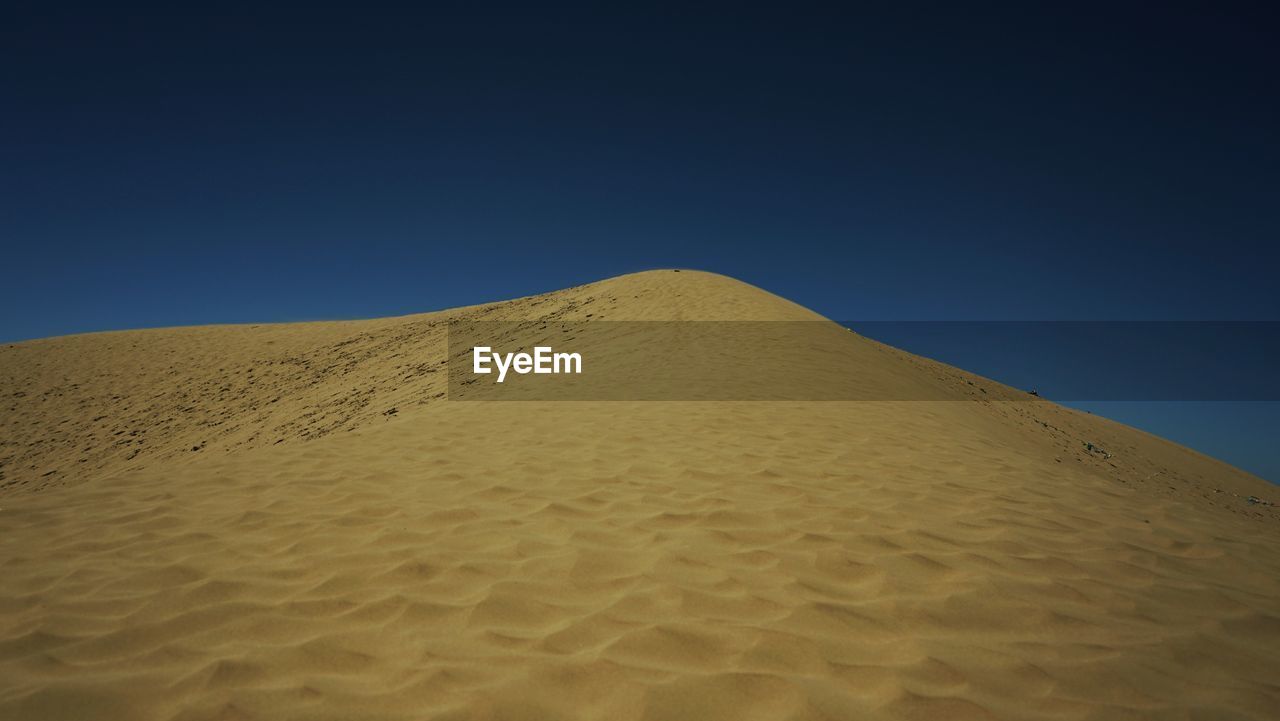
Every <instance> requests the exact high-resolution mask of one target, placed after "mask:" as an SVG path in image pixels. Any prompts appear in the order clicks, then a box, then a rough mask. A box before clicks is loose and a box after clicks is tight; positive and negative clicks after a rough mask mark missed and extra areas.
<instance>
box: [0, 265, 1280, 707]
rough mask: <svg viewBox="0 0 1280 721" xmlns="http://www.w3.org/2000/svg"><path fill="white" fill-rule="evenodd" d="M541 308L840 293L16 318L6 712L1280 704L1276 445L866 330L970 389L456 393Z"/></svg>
mask: <svg viewBox="0 0 1280 721" xmlns="http://www.w3.org/2000/svg"><path fill="white" fill-rule="evenodd" d="M530 319H542V320H546V321H548V322H576V321H593V320H602V319H603V320H653V321H660V320H665V321H671V320H741V321H766V320H819V317H818V316H816V315H815V314H813V313H811V312H810V311H808V310H806V309H804V308H801V307H799V306H797V305H795V304H793V303H790V302H788V301H786V300H783V299H781V298H778V297H775V296H772V295H770V294H768V293H765V292H763V291H761V290H758V289H756V288H753V287H750V286H747V285H745V284H742V283H740V282H737V281H735V280H732V279H729V278H725V277H723V276H717V275H712V274H707V273H697V272H690V271H684V272H678V273H675V272H670V271H653V272H647V273H639V274H635V275H628V276H623V277H619V278H614V279H611V280H606V281H602V282H599V283H593V284H590V285H585V286H580V287H576V288H571V289H568V290H564V291H559V292H555V293H548V294H545V295H540V296H534V297H530V298H522V299H519V300H513V301H507V302H502V303H492V304H487V305H479V306H472V307H467V308H460V309H456V310H449V311H442V312H438V313H428V314H423V315H413V316H406V317H402V318H385V319H378V320H369V321H352V322H324V323H298V324H282V325H254V326H210V327H197V328H173V329H161V330H143V331H127V332H114V333H100V334H91V335H82V336H71V337H64V338H52V339H46V340H38V341H29V342H24V343H18V344H13V345H9V346H6V347H3V348H0V402H2V403H3V406H2V407H3V408H4V415H3V416H2V419H3V420H2V422H0V429H2V430H0V579H3V580H2V582H0V719H4V720H9V719H14V720H16V719H22V720H40V719H122V720H123V719H128V720H130V721H148V720H157V721H189V720H194V719H224V720H230V719H272V720H275V719H335V720H336V719H357V718H360V719H406V720H407V719H440V720H443V719H530V720H532V719H609V720H618V721H660V720H664V719H698V720H700V721H701V720H707V721H714V720H716V719H725V720H726V721H746V720H750V719H761V720H764V719H796V720H798V719H841V720H843V719H1018V720H1035V719H1043V720H1045V721H1058V720H1066V719H1148V718H1161V719H1163V718H1169V719H1273V718H1276V715H1277V712H1278V711H1280V676H1278V675H1277V672H1276V669H1278V668H1280V533H1278V529H1280V526H1278V525H1277V524H1278V522H1280V518H1278V517H1277V513H1276V509H1275V508H1274V507H1270V506H1265V505H1258V504H1250V503H1248V502H1247V501H1246V499H1247V498H1248V497H1249V496H1251V495H1257V496H1262V497H1269V496H1271V495H1274V492H1273V488H1274V487H1273V486H1270V485H1269V484H1267V483H1265V482H1264V481H1261V480H1260V479H1257V478H1255V477H1253V476H1251V475H1249V474H1247V473H1244V472H1242V471H1239V470H1237V469H1235V468H1232V467H1230V466H1228V465H1226V464H1224V463H1221V462H1218V461H1215V460H1213V459H1210V458H1207V457H1205V456H1202V455H1200V454H1197V453H1195V452H1193V451H1190V450H1188V449H1186V448H1183V447H1181V446H1178V445H1175V444H1172V443H1169V442H1167V441H1164V440H1162V439H1159V438H1156V437H1153V436H1151V435H1148V434H1145V433H1142V432H1140V431H1136V430H1134V429H1131V428H1128V427H1125V426H1122V425H1120V424H1116V423H1112V422H1110V421H1107V420H1105V419H1102V418H1098V417H1095V416H1090V415H1087V414H1082V413H1078V412H1075V411H1071V410H1069V409H1066V408H1063V407H1060V406H1057V405H1055V404H1053V403H1050V402H1047V401H1042V400H1038V399H1033V398H1029V397H1027V396H1026V395H1025V394H1019V393H1017V392H1015V391H1013V390H1012V389H1007V388H1004V387H1002V386H1000V385H999V384H998V383H994V382H992V381H990V380H987V379H982V378H979V377H977V376H973V375H970V374H967V373H965V372H963V371H959V370H957V369H954V368H950V367H948V366H945V365H943V364H939V363H935V362H933V361H929V360H926V359H923V358H919V357H916V356H913V355H911V354H908V353H905V352H901V351H898V350H896V349H893V348H890V347H887V346H883V345H881V344H878V343H875V342H873V341H870V340H867V339H865V338H862V337H859V336H857V335H854V334H851V333H846V334H844V336H843V337H842V340H841V341H840V342H841V343H844V344H846V345H845V346H844V350H843V351H842V352H843V353H846V354H847V357H848V358H850V359H852V360H853V361H854V362H856V363H857V364H858V367H859V369H860V370H861V371H862V376H861V377H862V378H864V379H867V382H869V383H872V384H874V385H875V386H876V388H877V389H878V390H882V391H883V390H885V389H889V390H892V391H894V392H898V391H901V392H903V393H907V392H910V391H912V390H913V389H922V388H924V389H928V390H929V392H930V393H931V394H933V395H931V397H937V398H950V399H952V400H937V401H899V402H895V401H879V400H877V401H861V402H760V403H736V402H726V401H670V402H639V401H614V402H605V401H598V402H572V403H557V402H546V401H523V402H518V403H517V402H511V403H507V402H502V401H496V402H485V403H468V402H460V401H450V400H447V397H446V393H447V390H448V378H447V376H448V356H449V351H448V350H447V348H446V326H447V324H448V322H449V321H459V320H463V321H503V320H530ZM612 348H613V346H612V345H599V344H598V345H597V346H595V347H589V348H578V347H575V348H573V349H572V350H574V351H578V352H581V353H582V354H583V357H584V358H587V359H591V360H590V361H589V362H602V361H601V360H600V359H602V358H603V359H604V361H603V362H607V361H608V356H609V354H610V353H611V352H621V351H613V350H611V349H612ZM761 352H762V353H765V352H767V349H762V350H761ZM895 384H896V385H895ZM509 385H510V384H509ZM882 397H883V396H882ZM1010 398H1018V399H1019V400H1016V401H1013V400H1009V399H1010ZM1104 449H1105V450H1104Z"/></svg>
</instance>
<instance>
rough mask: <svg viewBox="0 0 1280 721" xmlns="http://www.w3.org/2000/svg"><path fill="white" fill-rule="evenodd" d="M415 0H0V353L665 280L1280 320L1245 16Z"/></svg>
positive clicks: (1261, 57)
mask: <svg viewBox="0 0 1280 721" xmlns="http://www.w3.org/2000/svg"><path fill="white" fill-rule="evenodd" d="M435 5H436V4H426V5H423V6H422V7H420V8H418V9H416V10H408V11H406V10H405V9H403V8H398V7H394V6H386V7H378V6H376V5H369V4H364V5H360V6H354V7H351V8H331V7H326V6H323V5H311V6H306V7H303V6H297V7H295V8H292V9H289V10H270V11H264V10H261V9H259V8H253V7H251V6H247V7H245V8H236V7H233V6H229V5H220V6H218V7H217V8H207V9H200V10H192V9H190V8H187V7H182V6H174V5H169V6H160V7H156V8H143V7H138V6H134V7H129V8H126V7H120V6H110V7H108V6H96V7H95V6H85V7H82V8H77V7H73V6H69V5H57V6H54V5H49V4H27V3H18V4H11V5H8V6H6V9H5V10H4V11H3V14H0V60H2V61H3V63H2V64H0V66H2V67H3V70H0V73H2V74H0V84H2V85H0V89H3V98H4V108H3V112H0V150H2V153H3V154H2V155H0V239H2V241H3V258H4V263H3V265H2V267H3V270H0V277H2V278H3V282H2V283H0V340H3V341H13V340H20V339H26V338H33V337H41V336H48V335H56V334H64V333H73V332H81V331H92V330H102V329H112V328H128V327H140V326H162V325H180V324H199V323H213V322H244V321H282V320H299V319H314V318H349V317H371V316H380V315H388V314H397V313H409V312H416V311H422V310H430V309H435V308H444V307H450V306H456V305H460V304H464V303H474V302H480V301H485V300H491V299H497V298H505V297H512V296H518V295H523V294H527V293H532V292H540V291H546V290H552V289H557V288H561V287H565V286H569V285H573V284H577V283H581V282H586V281H591V280H596V279H599V278H603V277H608V276H612V275H617V274H619V273H624V272H628V271H633V270H639V269H645V268H650V267H669V266H683V267H696V268H703V269H707V270H714V271H718V272H721V273H726V274H729V275H733V276H736V277H738V278H741V279H743V280H746V281H748V282H751V283H754V284H756V285H760V286H762V287H764V288H766V289H768V290H771V291H773V292H776V293H778V294H780V295H783V296H786V297H788V298H791V299H793V300H796V301H798V302H800V303H802V304H804V305H807V306H809V307H812V308H814V309H816V310H818V311H820V312H822V313H824V314H825V315H827V316H829V317H833V318H855V319H935V320H936V319H1022V320H1049V319H1088V320H1116V319H1139V320H1146V319H1175V320H1177V319H1181V320H1276V319H1280V313H1278V312H1277V311H1278V310H1280V307H1278V306H1280V294H1278V293H1277V290H1276V286H1275V269H1276V267H1277V263H1276V255H1277V251H1276V249H1275V248H1276V245H1277V244H1276V242H1275V241H1276V239H1277V235H1278V233H1277V231H1280V213H1278V211H1277V207H1278V206H1280V203H1278V202H1277V195H1278V193H1280V144H1278V143H1277V140H1276V134H1275V129H1276V128H1277V127H1280V112H1278V110H1280V92H1278V91H1280V88H1277V83H1276V79H1275V78H1276V76H1275V72H1274V68H1276V67H1278V66H1280V57H1278V55H1280V52H1278V51H1277V49H1276V44H1275V43H1274V42H1273V40H1274V38H1273V37H1271V36H1270V33H1268V29H1269V28H1271V27H1274V25H1273V21H1274V20H1275V18H1274V17H1266V16H1265V15H1263V14H1262V13H1265V12H1266V11H1265V10H1226V9H1222V8H1221V7H1219V9H1217V10H1200V11H1192V10H1188V9H1185V8H1163V7H1162V8H1153V7H1151V6H1149V5H1147V6H1137V5H1135V6H1134V8H1133V9H1131V10H1126V9H1124V8H1122V7H1120V6H1117V5H1110V6H1107V7H1106V9H1105V10H1103V9H1101V8H1098V9H1092V10H1086V9H1085V8H1083V7H1081V6H1078V5H1072V6H1064V7H1063V8H1062V9H1046V8H1043V7H1035V6H1028V5H1026V4H1021V5H1011V6H1010V7H1008V8H988V9H985V10H977V9H974V8H968V7H966V8H963V9H959V8H957V7H953V6H950V5H948V4H939V5H938V6H937V7H932V8H929V7H924V6H912V7H909V8H908V7H906V6H902V5H899V6H898V7H900V8H901V9H897V10H894V9H886V8H880V9H878V10H874V11H862V10H859V11H856V12H855V11H852V10H848V9H846V10H844V11H831V12H822V11H801V10H799V9H796V10H794V11H791V12H788V13H787V14H777V13H763V12H762V13H759V14H756V13H755V12H754V11H751V10H749V9H746V8H743V7H740V6H725V7H724V8H717V9H712V8H710V7H707V6H703V8H702V9H689V8H685V9H681V10H678V11H672V12H670V13H666V12H661V11H658V10H640V11H616V10H608V11H604V10H597V11H588V10H583V9H580V8H579V9H573V10H550V9H546V8H537V9H532V8H530V7H528V6H525V7H523V8H521V7H520V6H514V7H511V8H503V7H500V6H497V5H493V4H485V5H479V6H475V7H476V12H475V13H474V14H460V13H459V12H458V11H456V10H450V11H447V12H446V11H441V10H439V9H438V8H437V7H435ZM1202 415H1203V414H1202ZM1232 417H1234V418H1240V417H1241V416H1239V415H1238V414H1237V415H1236V416H1232ZM1193 425H1195V424H1194V423H1184V424H1183V426H1182V427H1183V428H1184V430H1185V429H1186V428H1190V427H1191V426H1193ZM1219 425H1221V424H1219ZM1166 432H1168V431H1166ZM1169 434H1170V435H1176V434H1175V433H1172V432H1170V433H1169ZM1184 440H1185V438H1184ZM1193 444H1194V443H1193ZM1227 445H1228V446H1229V445H1230V444H1229V443H1228V444H1227ZM1218 452H1219V453H1220V455H1223V456H1224V457H1228V458H1236V459H1240V458H1246V457H1245V456H1244V455H1237V456H1232V453H1231V452H1224V451H1218ZM1242 452H1243V451H1242ZM1240 462H1241V463H1242V464H1244V465H1249V464H1252V466H1251V467H1254V468H1261V467H1262V465H1263V464H1265V463H1270V464H1271V465H1269V466H1267V468H1269V469H1270V471H1269V472H1272V473H1274V475H1272V476H1271V477H1272V478H1280V466H1277V464H1276V462H1275V460H1274V458H1272V459H1270V460H1268V459H1267V458H1263V457H1262V456H1261V455H1259V453H1257V452H1251V455H1248V456H1247V458H1246V460H1245V461H1240Z"/></svg>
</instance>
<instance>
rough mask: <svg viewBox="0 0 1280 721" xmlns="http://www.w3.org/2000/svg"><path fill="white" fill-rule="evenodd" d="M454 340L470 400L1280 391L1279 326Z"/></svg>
mask: <svg viewBox="0 0 1280 721" xmlns="http://www.w3.org/2000/svg"><path fill="white" fill-rule="evenodd" d="M448 337H449V360H448V371H449V388H448V390H449V395H448V397H449V399H450V400H462V401H468V400H474V401H485V400H541V401H548V400H571V401H573V400H577V401H581V400H805V401H850V400H871V401H915V400H923V401H939V400H953V401H963V400H986V401H990V400H1000V401H1036V400H1039V399H1041V398H1050V399H1054V400H1061V401H1080V400H1233V401H1239V400H1258V401H1267V400H1280V379H1278V378H1277V372H1276V370H1275V369H1276V368H1277V367H1278V366H1280V356H1278V351H1280V323H1275V322H1212V323H1208V322H1074V321H1072V322H1058V321H1054V322H986V321H980V322H971V321H963V322H961V321H938V322H935V321H923V322H921V321H906V322H899V321H894V322H887V321H869V322H860V321H853V322H848V323H835V322H830V321H583V322H569V323H565V322H547V321H475V322H453V323H450V325H449V334H448ZM899 349H902V350H899ZM903 351H907V352H903ZM913 354H918V355H919V356H924V358H920V357H917V356H916V355H913ZM930 358H931V359H934V360H936V361H939V362H940V363H933V362H930V361H929V360H927V359H930ZM941 364H947V365H950V366H956V367H957V368H962V369H964V371H968V372H962V371H956V370H954V369H952V368H948V367H946V366H944V365H941ZM974 374H976V375H974ZM997 381H999V382H997ZM1032 391H1034V393H1032Z"/></svg>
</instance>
